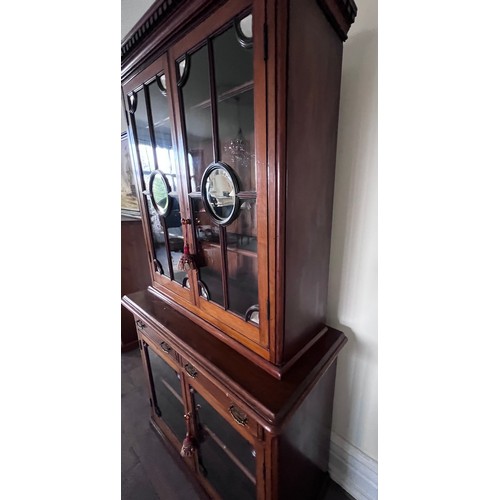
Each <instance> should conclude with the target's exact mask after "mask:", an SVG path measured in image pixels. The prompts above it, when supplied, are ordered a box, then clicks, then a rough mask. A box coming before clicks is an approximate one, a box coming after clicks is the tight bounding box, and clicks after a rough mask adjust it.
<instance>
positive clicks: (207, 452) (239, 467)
mask: <svg viewBox="0 0 500 500" xmlns="http://www.w3.org/2000/svg"><path fill="white" fill-rule="evenodd" d="M190 393H191V397H192V405H193V408H195V426H196V442H197V458H198V463H197V467H198V471H199V473H200V474H201V476H202V477H203V478H204V480H205V481H207V482H208V483H209V485H210V487H211V488H213V489H214V490H215V492H216V493H217V494H218V495H219V496H220V497H221V498H222V499H227V500H232V499H233V498H235V497H237V498H238V499H241V500H255V498H256V497H257V481H256V477H257V450H256V448H255V446H254V444H252V442H250V441H249V440H248V439H247V438H245V437H243V436H242V435H241V434H240V433H238V432H237V431H236V430H235V429H234V428H233V427H232V426H231V425H230V424H229V423H228V422H227V421H226V420H225V419H224V418H223V417H222V416H221V415H220V414H219V413H218V411H217V410H216V409H215V408H214V407H213V406H211V405H210V404H209V403H208V401H207V399H205V398H208V397H209V396H207V395H205V397H203V396H202V395H201V394H200V392H198V391H197V390H195V389H193V388H192V387H190Z"/></svg>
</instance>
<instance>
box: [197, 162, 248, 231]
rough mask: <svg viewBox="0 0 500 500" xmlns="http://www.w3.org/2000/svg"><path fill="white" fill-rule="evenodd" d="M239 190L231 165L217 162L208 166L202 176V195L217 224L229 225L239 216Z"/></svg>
mask: <svg viewBox="0 0 500 500" xmlns="http://www.w3.org/2000/svg"><path fill="white" fill-rule="evenodd" d="M238 192H239V186H238V179H237V177H236V174H235V173H234V171H233V169H232V168H231V167H230V166H229V165H227V164H226V163H223V162H217V163H212V164H211V165H209V166H208V167H207V169H206V170H205V172H204V173H203V177H202V178H201V197H202V199H203V204H204V205H205V210H206V211H207V212H208V213H209V215H210V216H211V217H212V219H213V220H214V222H215V223H216V224H219V225H221V226H227V225H228V224H230V223H231V222H233V221H234V220H235V219H236V217H238V213H239V209H240V200H239V198H238V196H237V195H238Z"/></svg>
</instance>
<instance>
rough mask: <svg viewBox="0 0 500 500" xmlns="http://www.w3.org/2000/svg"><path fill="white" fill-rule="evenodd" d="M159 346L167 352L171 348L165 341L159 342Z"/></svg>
mask: <svg viewBox="0 0 500 500" xmlns="http://www.w3.org/2000/svg"><path fill="white" fill-rule="evenodd" d="M160 347H161V350H162V351H165V352H168V353H169V354H170V351H171V350H172V348H171V347H170V346H169V345H168V344H167V343H166V342H160Z"/></svg>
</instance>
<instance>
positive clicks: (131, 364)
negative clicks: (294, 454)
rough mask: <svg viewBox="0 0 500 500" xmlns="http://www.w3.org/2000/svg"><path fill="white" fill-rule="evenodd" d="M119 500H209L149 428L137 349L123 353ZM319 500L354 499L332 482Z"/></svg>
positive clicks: (142, 377)
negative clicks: (120, 497) (120, 486)
mask: <svg viewBox="0 0 500 500" xmlns="http://www.w3.org/2000/svg"><path fill="white" fill-rule="evenodd" d="M235 498H236V497H235ZM122 500H208V497H207V496H206V494H205V493H204V492H203V490H202V489H201V488H200V487H199V486H198V484H197V483H196V482H195V481H193V480H192V479H191V478H190V475H189V471H188V470H187V468H186V465H185V464H184V463H183V462H182V459H181V458H180V456H179V454H178V453H175V452H174V450H173V449H171V448H169V447H168V446H165V444H164V443H163V441H162V440H161V439H160V437H159V436H158V434H157V433H156V431H154V430H153V428H152V427H151V425H150V424H149V405H148V397H147V392H146V380H145V377H144V373H143V368H142V363H141V356H140V351H139V349H136V350H135V351H131V352H128V353H122ZM286 500H288V499H286ZM294 500H295V499H294ZM297 500H300V499H297ZM321 500H353V498H352V497H351V496H350V495H348V494H347V493H346V492H345V491H343V490H342V489H341V488H340V486H338V485H336V484H335V483H333V482H332V483H331V484H330V485H329V488H328V491H327V492H326V494H325V495H324V497H323V498H322V499H321Z"/></svg>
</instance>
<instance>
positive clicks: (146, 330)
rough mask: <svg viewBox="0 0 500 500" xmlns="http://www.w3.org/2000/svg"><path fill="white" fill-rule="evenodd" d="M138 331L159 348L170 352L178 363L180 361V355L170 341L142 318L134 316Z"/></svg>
mask: <svg viewBox="0 0 500 500" xmlns="http://www.w3.org/2000/svg"><path fill="white" fill-rule="evenodd" d="M134 319H135V325H136V327H137V332H138V333H139V334H141V335H144V337H146V338H147V339H148V340H149V341H150V342H151V343H152V344H153V345H154V347H156V348H157V349H158V350H160V351H161V352H164V353H165V354H168V355H169V356H170V357H171V358H172V359H173V360H175V361H176V363H179V359H180V356H179V354H178V353H177V351H176V350H175V349H174V348H173V347H172V346H171V345H170V343H169V342H168V341H167V340H166V339H165V338H164V337H163V336H162V335H160V334H159V333H157V332H156V330H154V329H153V328H152V327H151V326H149V325H148V324H147V323H145V322H144V321H143V320H142V319H140V318H138V317H137V316H134Z"/></svg>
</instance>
